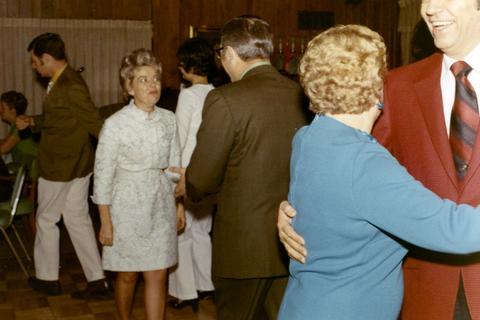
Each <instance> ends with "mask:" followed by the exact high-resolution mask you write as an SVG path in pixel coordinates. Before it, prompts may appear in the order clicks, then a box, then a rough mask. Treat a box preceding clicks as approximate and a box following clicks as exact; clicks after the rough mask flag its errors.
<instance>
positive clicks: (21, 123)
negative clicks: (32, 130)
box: [15, 114, 34, 130]
mask: <svg viewBox="0 0 480 320" xmlns="http://www.w3.org/2000/svg"><path fill="white" fill-rule="evenodd" d="M15 125H16V127H17V129H18V130H23V129H25V128H27V127H29V126H33V125H34V122H33V118H32V117H30V116H27V115H24V114H22V115H20V116H18V117H17V120H16V121H15Z"/></svg>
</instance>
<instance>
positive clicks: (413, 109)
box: [374, 54, 480, 320]
mask: <svg viewBox="0 0 480 320" xmlns="http://www.w3.org/2000/svg"><path fill="white" fill-rule="evenodd" d="M441 64H442V55H441V54H434V55H433V56H431V57H429V58H427V59H424V60H421V61H419V62H417V63H415V64H411V65H408V66H405V67H401V68H398V69H394V70H392V71H391V72H390V73H389V74H388V76H387V81H386V87H385V109H384V113H383V115H382V116H381V117H380V119H379V121H378V122H377V124H376V126H375V128H374V135H375V136H376V137H377V138H378V139H379V141H380V142H381V143H383V144H384V145H385V146H386V147H387V148H388V149H389V150H390V152H392V154H393V155H394V156H395V157H396V158H397V159H398V161H399V162H400V163H401V164H402V165H403V166H405V167H406V168H407V170H408V172H409V173H410V174H411V175H413V176H414V177H415V178H416V179H417V180H419V181H421V182H422V183H423V184H424V185H425V187H427V188H428V189H430V190H432V191H433V192H435V193H436V194H437V195H439V196H440V197H442V198H447V199H450V200H453V201H455V202H457V203H468V204H470V205H474V206H477V205H479V204H480V191H479V186H480V170H479V169H480V139H479V137H478V134H480V133H477V139H476V143H475V146H474V153H473V155H472V161H471V163H470V166H469V169H468V172H467V176H466V177H465V180H464V182H463V183H459V182H458V181H457V177H456V173H455V166H454V164H453V158H452V152H451V149H450V144H449V139H448V135H447V130H446V126H445V120H444V113H443V103H442V93H441V88H440V75H441ZM479 232H480V230H479ZM460 274H461V275H462V277H463V282H464V286H465V294H466V296H467V300H468V306H469V309H470V312H471V315H472V318H473V319H480V254H478V253H476V254H472V255H465V256H459V255H457V256H454V255H447V254H440V253H436V252H431V251H426V250H422V249H420V248H413V250H411V252H410V255H409V257H408V258H407V260H406V262H405V264H404V278H405V295H404V303H403V309H402V319H435V320H443V319H445V320H451V319H453V312H454V307H455V300H456V294H457V290H458V284H459V278H460Z"/></svg>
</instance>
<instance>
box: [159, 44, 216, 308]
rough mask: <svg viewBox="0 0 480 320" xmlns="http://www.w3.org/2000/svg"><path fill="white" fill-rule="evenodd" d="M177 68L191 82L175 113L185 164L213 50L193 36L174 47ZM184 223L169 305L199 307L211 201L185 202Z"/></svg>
mask: <svg viewBox="0 0 480 320" xmlns="http://www.w3.org/2000/svg"><path fill="white" fill-rule="evenodd" d="M177 58H178V60H179V63H178V69H179V70H180V72H181V73H182V77H183V79H184V80H185V81H186V82H188V84H189V85H190V86H188V87H187V88H184V89H182V90H181V91H180V95H179V97H178V104H177V109H176V112H175V116H176V119H177V126H178V136H179V138H180V148H181V153H182V167H187V166H188V163H189V162H190V157H191V156H192V153H193V150H194V148H195V145H196V143H197V138H196V136H197V131H198V128H199V127H200V123H201V121H202V109H203V103H204V101H205V98H206V96H207V94H208V92H210V90H212V89H213V88H214V87H213V85H212V84H211V83H210V76H211V75H213V73H214V72H215V68H216V67H215V62H214V51H213V49H212V47H211V46H210V45H209V44H208V42H207V41H206V40H203V39H201V38H193V39H189V40H187V41H186V42H185V43H183V44H182V45H181V46H180V48H179V49H178V51H177ZM185 209H186V227H185V230H184V231H183V233H181V234H180V236H179V238H178V266H177V267H176V268H175V269H173V270H172V271H171V273H170V276H169V290H168V291H169V294H170V295H171V296H173V297H175V298H176V299H174V300H171V301H170V305H171V306H172V307H174V308H177V309H180V308H183V307H185V306H187V305H190V306H191V307H192V309H193V310H194V311H197V310H198V297H199V295H200V296H201V297H203V296H208V295H209V294H211V293H213V284H212V280H211V272H210V271H211V260H212V258H211V256H212V248H211V240H210V235H209V232H210V230H211V227H212V211H213V206H212V205H211V204H203V205H202V204H200V205H195V206H194V205H192V204H189V203H186V204H185Z"/></svg>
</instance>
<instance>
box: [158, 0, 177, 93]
mask: <svg viewBox="0 0 480 320" xmlns="http://www.w3.org/2000/svg"><path fill="white" fill-rule="evenodd" d="M151 8H152V9H151V10H152V21H153V30H154V32H153V37H154V38H153V51H154V53H155V54H156V56H157V57H158V58H159V59H160V61H161V62H162V65H163V74H162V85H163V87H164V88H166V87H174V88H176V87H178V80H177V79H178V73H177V70H176V67H175V66H176V64H177V62H176V57H175V53H176V51H177V48H178V46H179V44H180V40H179V34H180V24H179V13H180V11H179V10H180V9H181V8H180V1H176V0H175V1H172V0H152V7H151ZM183 9H184V8H183Z"/></svg>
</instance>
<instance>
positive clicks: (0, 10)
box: [0, 0, 8, 17]
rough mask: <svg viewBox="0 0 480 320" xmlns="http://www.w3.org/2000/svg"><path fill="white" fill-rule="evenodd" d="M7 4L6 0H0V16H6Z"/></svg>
mask: <svg viewBox="0 0 480 320" xmlns="http://www.w3.org/2000/svg"><path fill="white" fill-rule="evenodd" d="M7 5H8V0H0V16H1V17H6V16H7Z"/></svg>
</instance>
